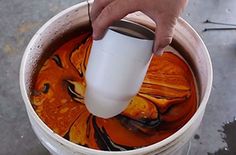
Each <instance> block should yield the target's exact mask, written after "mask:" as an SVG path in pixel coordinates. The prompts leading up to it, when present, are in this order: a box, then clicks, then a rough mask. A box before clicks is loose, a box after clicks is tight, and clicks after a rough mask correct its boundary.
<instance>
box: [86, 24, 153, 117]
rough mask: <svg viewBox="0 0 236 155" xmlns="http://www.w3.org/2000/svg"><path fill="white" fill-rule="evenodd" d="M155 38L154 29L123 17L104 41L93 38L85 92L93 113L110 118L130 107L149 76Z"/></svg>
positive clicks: (105, 36) (107, 33) (110, 29)
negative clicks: (148, 70) (148, 71)
mask: <svg viewBox="0 0 236 155" xmlns="http://www.w3.org/2000/svg"><path fill="white" fill-rule="evenodd" d="M131 28H132V29H131ZM153 38H154V33H153V32H152V31H151V30H149V29H147V28H145V27H143V26H140V25H137V24H135V25H134V24H133V23H130V22H128V21H124V20H123V21H119V22H116V23H115V24H114V25H113V26H111V27H110V28H109V29H108V31H107V32H106V34H105V35H104V37H103V38H102V39H101V40H97V41H93V45H92V49H91V53H90V56H89V61H88V66H87V71H86V83H87V88H86V95H85V104H86V107H87V108H88V110H89V111H90V112H91V113H92V114H94V115H96V116H99V117H102V118H110V117H113V116H116V115H118V114H119V113H121V112H122V111H123V110H124V109H125V108H126V107H127V106H128V104H129V102H130V100H131V99H132V97H133V96H135V95H136V94H137V93H138V91H139V89H140V87H141V85H142V82H143V80H144V77H145V75H146V72H147V69H148V66H149V63H150V60H151V57H152V46H153Z"/></svg>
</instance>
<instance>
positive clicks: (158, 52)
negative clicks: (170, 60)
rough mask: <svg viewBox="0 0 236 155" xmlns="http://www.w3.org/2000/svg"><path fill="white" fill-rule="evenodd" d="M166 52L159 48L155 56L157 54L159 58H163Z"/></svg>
mask: <svg viewBox="0 0 236 155" xmlns="http://www.w3.org/2000/svg"><path fill="white" fill-rule="evenodd" d="M163 52H164V48H159V49H158V50H157V51H156V52H154V54H156V55H157V56H162V55H163Z"/></svg>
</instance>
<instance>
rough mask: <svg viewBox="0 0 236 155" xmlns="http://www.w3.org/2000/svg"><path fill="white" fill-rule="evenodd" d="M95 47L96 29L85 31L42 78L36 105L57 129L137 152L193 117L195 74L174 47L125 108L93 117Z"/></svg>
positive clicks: (85, 141) (93, 144)
mask: <svg viewBox="0 0 236 155" xmlns="http://www.w3.org/2000/svg"><path fill="white" fill-rule="evenodd" d="M91 45H92V37H91V33H90V32H83V33H80V34H79V35H78V36H77V37H74V38H72V39H71V40H69V41H67V42H66V43H64V44H63V45H61V46H60V47H59V48H58V49H57V50H56V51H55V52H54V53H53V55H52V56H51V57H49V58H48V59H47V60H46V61H45V63H44V64H43V66H42V68H41V69H40V70H39V72H38V74H37V76H36V79H35V83H34V86H33V93H32V96H31V100H32V105H33V107H34V109H35V111H36V112H37V114H38V115H39V117H40V118H41V119H42V120H43V121H44V122H45V123H46V124H47V125H48V127H50V128H51V129H52V130H53V131H54V132H55V133H57V134H59V135H60V136H62V137H64V138H66V139H68V140H70V141H71V142H74V143H76V144H79V145H82V146H86V147H89V148H94V149H99V150H111V151H119V150H121V151H122V150H131V149H135V148H140V147H144V146H147V145H150V144H154V143H156V142H159V141H161V140H163V139H165V138H167V137H168V136H170V135H172V134H173V133H175V132H176V131H177V130H178V129H180V128H181V127H182V126H183V125H184V124H185V123H186V122H187V121H188V120H189V119H190V118H191V117H192V116H193V114H194V113H195V111H196V109H197V93H196V86H195V82H194V77H193V75H192V72H191V70H190V68H189V67H188V65H187V64H186V63H185V62H184V61H183V60H182V59H181V58H179V57H178V56H177V55H175V54H174V53H172V52H171V51H166V52H165V53H164V55H163V56H161V57H157V56H154V57H153V59H152V62H151V65H150V67H149V69H148V72H147V75H146V77H145V80H144V82H143V85H142V88H141V90H140V91H139V93H138V95H137V96H135V97H134V98H133V99H132V101H131V102H130V105H129V106H128V108H127V109H126V110H125V111H124V112H122V113H121V114H120V115H118V116H116V117H113V118H110V119H102V118H98V117H95V116H93V115H91V114H90V113H89V112H88V111H87V109H86V107H85V105H84V92H85V89H86V83H85V77H84V75H85V71H86V65H87V62H88V57H89V52H90V49H91ZM120 76H122V75H120ZM94 78H96V77H94Z"/></svg>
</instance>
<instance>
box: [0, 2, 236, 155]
mask: <svg viewBox="0 0 236 155" xmlns="http://www.w3.org/2000/svg"><path fill="white" fill-rule="evenodd" d="M80 1H81V0H67V1H63V0H50V1H48V0H40V1H38V0H0V71H1V76H0V140H1V143H0V154H1V155H5V154H7V155H11V154H13V155H14V154H19V155H27V154H29V155H42V154H49V153H48V152H47V150H46V149H45V148H44V147H43V146H42V145H41V144H40V142H39V140H38V139H37V137H36V136H35V134H34V133H33V131H32V129H31V126H30V123H29V120H28V117H27V115H26V110H25V107H24V103H23V100H22V98H21V95H20V90H19V84H18V83H19V81H18V76H19V66H20V61H21V57H22V55H23V53H24V49H25V47H26V45H27V44H28V42H29V40H30V39H31V37H32V36H33V34H34V33H35V32H36V31H37V29H39V27H41V26H42V25H43V24H44V23H45V22H46V21H47V20H48V19H49V18H51V17H52V16H54V15H55V14H56V13H58V12H60V11H61V10H63V9H65V8H67V7H69V6H71V5H73V4H76V3H78V2H80ZM235 7H236V1H235V0H227V1H225V0H207V1H205V0H195V1H194V0H190V2H189V5H188V7H187V9H186V10H185V12H184V14H183V17H184V18H185V19H186V20H187V21H188V22H189V23H190V24H191V25H192V26H193V27H194V28H195V29H196V30H197V31H198V33H199V34H200V35H201V37H202V38H203V40H204V42H205V43H206V45H207V47H208V49H209V52H210V55H211V58H212V62H213V68H214V83H213V90H212V93H211V97H210V100H209V104H208V107H207V109H206V113H205V116H204V120H203V123H202V124H201V128H200V129H199V131H198V132H197V133H196V135H195V136H194V138H193V139H192V149H191V151H190V154H191V155H207V154H218V155H225V154H227V155H235V154H236V150H235V147H234V143H236V135H235V133H236V121H235V116H236V95H235V93H236V83H234V82H235V81H236V80H235V79H236V31H235V30H233V31H209V32H202V30H203V29H204V28H206V27H213V26H214V25H210V24H203V21H205V20H206V19H210V20H214V21H220V22H228V23H235V24H236V20H235V17H236V9H235ZM215 27H217V26H215ZM227 122H230V123H227Z"/></svg>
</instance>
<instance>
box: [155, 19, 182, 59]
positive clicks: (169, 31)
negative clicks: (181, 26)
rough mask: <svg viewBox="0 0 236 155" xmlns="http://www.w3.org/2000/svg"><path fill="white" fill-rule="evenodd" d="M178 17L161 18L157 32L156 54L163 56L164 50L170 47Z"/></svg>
mask: <svg viewBox="0 0 236 155" xmlns="http://www.w3.org/2000/svg"><path fill="white" fill-rule="evenodd" d="M176 21H177V17H169V16H168V17H166V18H165V17H163V18H159V20H158V22H156V23H157V27H156V31H155V42H154V47H153V52H154V54H157V55H162V54H163V52H164V51H163V50H164V48H165V47H166V46H167V45H169V44H170V43H171V41H172V38H173V33H174V28H175V25H176Z"/></svg>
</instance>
